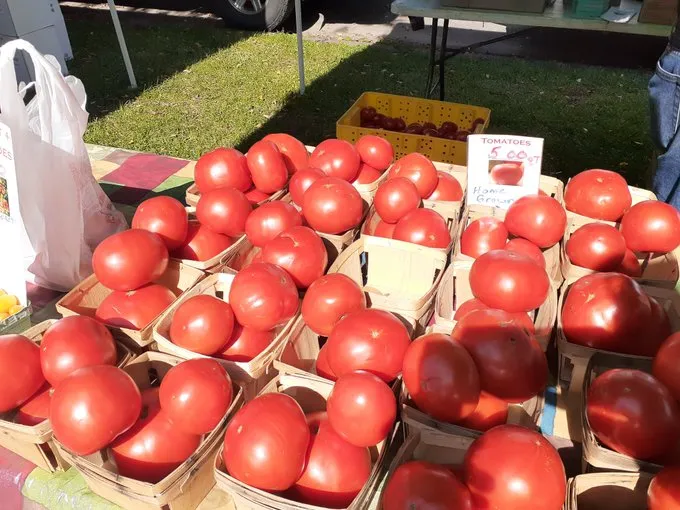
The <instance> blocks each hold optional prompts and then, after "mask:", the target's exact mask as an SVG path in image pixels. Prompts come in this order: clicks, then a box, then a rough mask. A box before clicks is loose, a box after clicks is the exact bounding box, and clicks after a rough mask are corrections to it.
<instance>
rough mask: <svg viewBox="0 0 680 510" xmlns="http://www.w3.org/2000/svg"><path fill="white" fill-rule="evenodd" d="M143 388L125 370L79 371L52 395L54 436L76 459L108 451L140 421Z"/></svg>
mask: <svg viewBox="0 0 680 510" xmlns="http://www.w3.org/2000/svg"><path fill="white" fill-rule="evenodd" d="M141 410H142V397H141V395H140V392H139V388H137V385H136V384H135V382H134V381H133V380H132V378H131V377H130V376H129V375H128V374H126V373H125V372H124V371H123V370H121V369H120V368H117V367H113V366H110V365H97V366H93V367H85V368H81V369H79V370H76V371H75V372H73V373H72V374H71V375H69V376H68V377H67V378H66V379H64V380H63V381H61V382H60V383H59V384H58V385H57V386H56V387H55V388H54V393H52V401H51V403H50V424H51V425H52V430H53V431H54V436H55V437H56V438H57V440H58V441H59V442H60V443H61V444H63V445H64V446H65V447H66V448H67V449H69V450H70V451H72V452H73V453H75V454H76V455H90V454H91V453H94V452H96V451H98V450H101V449H102V448H105V447H106V446H108V445H109V444H111V442H112V441H113V440H114V439H115V438H116V437H118V436H119V435H120V434H122V433H123V432H125V431H126V430H128V429H130V428H131V427H132V426H133V425H134V424H135V423H136V422H137V419H138V418H139V415H140V413H141Z"/></svg>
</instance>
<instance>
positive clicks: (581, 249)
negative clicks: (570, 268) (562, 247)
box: [566, 223, 637, 272]
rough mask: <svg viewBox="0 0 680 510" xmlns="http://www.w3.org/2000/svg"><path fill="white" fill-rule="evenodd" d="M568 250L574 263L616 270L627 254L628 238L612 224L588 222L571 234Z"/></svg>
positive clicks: (598, 269)
mask: <svg viewBox="0 0 680 510" xmlns="http://www.w3.org/2000/svg"><path fill="white" fill-rule="evenodd" d="M566 250H567V256H568V257H569V261H570V262H571V263H572V264H575V265H577V266H581V267H585V268H588V269H592V270H593V271H601V272H608V271H616V269H617V268H618V267H619V266H620V265H621V263H622V262H623V258H624V256H625V255H626V240H625V239H624V238H623V236H622V235H621V232H619V231H618V230H617V229H616V228H615V227H612V226H611V225H607V224H606V223H587V224H585V225H583V226H582V227H579V228H578V229H576V230H575V231H574V233H573V234H571V236H570V237H569V239H568V240H567V244H566ZM636 262H637V259H636Z"/></svg>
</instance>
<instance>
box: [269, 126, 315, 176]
mask: <svg viewBox="0 0 680 510" xmlns="http://www.w3.org/2000/svg"><path fill="white" fill-rule="evenodd" d="M263 140H266V141H268V142H272V143H273V144H274V145H276V148H277V149H279V152H280V153H281V155H282V156H283V161H284V162H285V163H286V168H287V169H288V173H289V174H290V175H294V174H295V173H296V172H298V171H300V170H304V169H305V168H307V166H308V161H309V153H308V152H307V147H305V144H304V143H302V142H301V141H300V140H298V139H297V138H295V137H294V136H291V135H288V134H286V133H272V134H270V135H267V136H265V137H264V138H263Z"/></svg>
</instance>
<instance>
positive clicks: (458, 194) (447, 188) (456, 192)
mask: <svg viewBox="0 0 680 510" xmlns="http://www.w3.org/2000/svg"><path fill="white" fill-rule="evenodd" d="M437 177H439V180H438V181H437V187H436V188H435V189H434V191H433V192H432V193H430V195H428V196H427V197H426V199H427V200H438V201H440V202H460V201H461V200H463V188H462V187H461V185H460V183H459V182H458V179H456V178H455V177H454V176H453V175H451V174H448V173H446V172H442V171H441V170H437Z"/></svg>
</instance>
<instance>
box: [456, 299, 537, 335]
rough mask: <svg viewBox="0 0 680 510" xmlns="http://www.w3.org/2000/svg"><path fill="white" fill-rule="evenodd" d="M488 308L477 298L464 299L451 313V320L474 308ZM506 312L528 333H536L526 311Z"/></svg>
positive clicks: (488, 308)
mask: <svg viewBox="0 0 680 510" xmlns="http://www.w3.org/2000/svg"><path fill="white" fill-rule="evenodd" d="M490 309H491V307H489V306H486V305H485V304H484V303H482V302H481V301H480V300H479V299H477V298H472V299H468V300H467V301H465V302H464V303H462V304H461V305H460V306H458V307H457V308H456V312H455V313H454V315H453V320H455V321H459V320H461V319H462V318H463V317H465V316H466V315H467V314H469V313H470V312H474V311H475V310H490ZM506 313H507V314H509V315H510V316H511V317H512V320H514V321H515V322H517V323H518V324H519V325H520V326H522V327H523V328H525V329H526V330H527V331H528V332H529V333H531V334H535V333H536V327H535V326H534V323H533V322H532V321H531V317H529V314H527V313H526V312H515V313H510V312H506Z"/></svg>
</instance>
